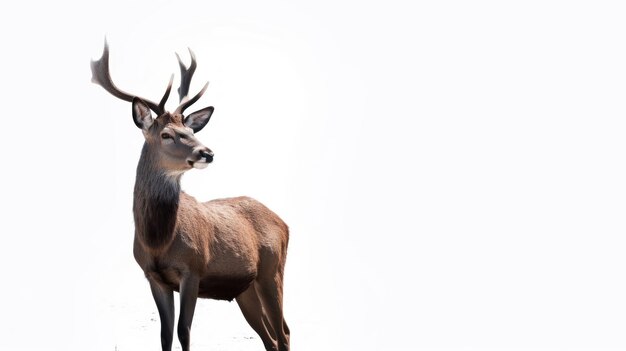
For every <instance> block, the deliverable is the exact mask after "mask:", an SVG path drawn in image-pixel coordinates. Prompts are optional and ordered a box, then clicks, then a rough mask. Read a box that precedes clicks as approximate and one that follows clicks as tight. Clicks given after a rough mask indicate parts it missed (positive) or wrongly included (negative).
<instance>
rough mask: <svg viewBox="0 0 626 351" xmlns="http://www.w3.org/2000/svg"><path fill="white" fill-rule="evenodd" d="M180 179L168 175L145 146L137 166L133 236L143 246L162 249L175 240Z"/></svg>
mask: <svg viewBox="0 0 626 351" xmlns="http://www.w3.org/2000/svg"><path fill="white" fill-rule="evenodd" d="M179 198H180V175H178V176H171V175H168V174H167V173H166V172H165V171H164V170H163V169H160V168H159V165H158V161H157V159H156V158H155V157H154V155H153V154H152V153H151V152H150V150H149V148H148V145H147V144H144V146H143V149H142V150H141V157H140V159H139V164H138V165H137V176H136V179H135V193H134V201H133V215H134V218H135V235H136V236H137V237H138V238H139V240H140V241H141V243H142V244H143V245H144V246H147V247H148V248H151V249H159V248H164V247H165V246H167V245H169V244H170V243H171V242H172V240H173V239H174V229H175V227H176V214H177V212H178V202H179Z"/></svg>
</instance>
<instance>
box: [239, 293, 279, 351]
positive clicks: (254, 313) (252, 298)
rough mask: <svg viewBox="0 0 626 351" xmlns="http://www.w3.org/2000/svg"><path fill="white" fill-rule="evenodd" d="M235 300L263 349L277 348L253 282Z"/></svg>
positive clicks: (272, 350) (271, 349) (274, 350)
mask: <svg viewBox="0 0 626 351" xmlns="http://www.w3.org/2000/svg"><path fill="white" fill-rule="evenodd" d="M236 300H237V304H238V305H239V308H240V309H241V312H242V313H243V316H244V317H245V318H246V321H247V322H248V324H250V326H251V327H252V329H254V331H255V332H256V333H257V334H258V335H259V337H260V338H261V340H262V341H263V345H264V346H265V349H266V350H267V351H276V350H278V348H277V345H276V337H275V335H276V334H275V332H274V329H273V328H272V325H271V323H270V321H269V319H268V317H267V314H266V311H265V308H264V307H263V303H262V302H261V298H260V296H259V294H258V292H257V290H256V288H255V286H254V284H251V285H250V287H249V288H248V289H247V290H246V291H244V292H243V293H241V294H240V295H239V296H237V298H236Z"/></svg>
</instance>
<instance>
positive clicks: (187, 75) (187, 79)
mask: <svg viewBox="0 0 626 351" xmlns="http://www.w3.org/2000/svg"><path fill="white" fill-rule="evenodd" d="M187 50H189V55H190V56H191V64H190V65H189V68H187V66H185V64H184V63H183V61H182V60H181V59H180V56H178V53H176V58H177V59H178V65H179V66H180V87H179V88H178V96H179V98H180V100H179V102H182V101H183V99H184V98H185V97H186V96H187V95H188V94H189V85H190V84H191V78H192V77H193V74H194V73H195V72H196V67H198V64H197V63H196V55H195V54H194V53H193V51H191V48H187Z"/></svg>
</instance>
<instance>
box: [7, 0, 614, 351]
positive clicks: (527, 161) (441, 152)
mask: <svg viewBox="0 0 626 351" xmlns="http://www.w3.org/2000/svg"><path fill="white" fill-rule="evenodd" d="M0 7H1V8H0V10H1V11H0V39H1V42H0V44H1V47H2V55H0V69H1V72H0V78H1V86H2V95H1V96H2V101H3V104H2V105H3V114H2V115H3V116H2V121H3V123H2V127H3V128H2V137H1V138H0V148H1V149H0V150H2V151H1V152H2V154H1V156H2V166H1V167H2V172H0V174H1V175H0V177H1V180H2V202H1V203H2V212H1V213H2V217H1V218H2V224H3V230H2V234H1V237H2V244H1V245H0V277H1V278H2V283H1V284H2V286H1V289H0V301H1V304H2V307H1V311H0V349H3V350H108V351H113V350H115V349H116V348H117V350H119V351H125V350H157V349H159V336H158V322H157V321H156V320H155V318H157V319H158V316H156V315H155V307H154V306H153V302H152V299H151V297H150V293H149V289H148V287H147V284H146V282H145V279H144V278H143V275H142V272H141V271H140V269H139V267H138V266H137V265H136V264H135V262H134V260H133V258H132V251H131V247H132V237H133V223H132V215H131V205H132V187H133V182H134V174H135V165H136V162H137V160H138V156H139V151H140V148H141V144H142V135H141V133H140V131H139V130H138V129H137V128H136V127H135V126H134V124H133V123H132V120H131V109H130V104H129V103H126V102H123V101H120V100H117V99H115V98H114V97H112V96H110V95H108V93H106V92H105V91H104V90H102V89H101V88H100V87H98V86H96V85H93V84H91V83H90V78H91V72H90V69H89V61H90V60H91V59H96V58H98V57H99V56H100V54H101V50H102V45H103V38H104V36H105V35H106V36H107V37H108V39H109V43H110V46H111V71H112V74H113V78H114V81H115V82H116V83H117V84H118V85H119V86H120V87H122V88H123V89H125V90H127V91H130V92H132V93H136V94H138V95H141V96H145V97H147V98H149V99H152V100H158V99H159V98H160V96H161V94H162V92H163V90H164V88H165V85H166V83H167V79H168V77H169V75H170V74H171V73H173V72H176V73H177V74H178V67H177V63H176V59H175V56H174V52H175V51H177V52H179V53H180V54H181V55H182V57H183V58H185V59H186V60H188V56H187V53H186V47H187V46H189V47H191V48H192V49H193V50H194V51H195V52H196V54H197V57H198V62H199V66H198V71H197V72H196V76H195V79H194V81H193V83H192V92H196V91H197V90H198V89H200V87H201V86H202V84H203V83H204V81H205V80H210V81H211V84H210V86H209V90H208V91H207V93H206V94H205V96H204V97H203V98H202V99H201V100H200V101H199V102H198V103H197V104H196V107H197V108H198V109H199V108H201V107H205V106H207V105H214V106H215V108H216V112H215V114H214V115H213V117H212V119H211V121H210V123H209V124H208V126H207V127H206V128H205V129H204V130H203V131H202V132H201V133H199V134H198V136H199V138H200V140H201V141H203V142H204V144H205V145H207V146H208V147H210V148H211V149H213V151H214V152H215V154H216V156H215V162H214V164H213V165H211V166H210V167H209V168H208V169H206V170H203V171H197V170H193V171H191V172H189V173H188V174H187V175H186V176H185V177H184V179H183V188H184V189H185V190H186V191H187V192H189V193H191V194H192V195H194V196H196V197H197V198H198V199H200V200H208V199H211V198H216V197H225V196H235V195H249V196H253V197H255V198H257V199H259V200H260V201H262V202H264V203H265V204H267V205H268V206H269V207H270V208H272V209H273V210H274V211H275V212H277V213H279V214H280V215H281V216H282V217H283V219H284V220H285V221H286V222H287V223H288V224H289V225H290V227H291V242H290V249H289V256H288V264H287V272H286V283H285V284H286V285H285V289H286V292H285V315H286V318H287V320H288V322H289V324H290V326H291V329H292V347H293V349H294V350H300V351H303V350H319V349H325V350H444V349H445V350H488V349H490V350H531V349H533V350H534V349H542V350H574V349H579V350H599V349H616V350H618V349H619V350H624V349H626V337H625V334H624V331H625V330H626V300H625V297H626V280H625V267H626V256H625V255H624V252H625V248H626V237H625V234H626V222H625V213H626V186H625V184H626V165H625V162H624V157H625V151H626V138H625V137H624V136H625V133H626V118H625V117H626V115H625V113H626V21H625V20H624V18H626V11H625V10H626V9H625V8H624V5H622V3H620V2H610V1H593V2H592V1H588V2H585V1H561V2H559V1H524V2H521V1H520V2H512V1H508V2H502V1H477V2H466V1H427V2H408V1H407V2H398V1H385V2H382V1H380V2H367V1H366V2H357V1H354V2H350V1H315V2H306V3H300V4H296V3H294V2H288V1H265V2H260V1H259V2H256V1H247V2H239V1H230V2H226V1H221V2H217V1H204V2H198V3H192V2H176V3H173V2H168V1H146V2H143V3H139V2H135V3H126V2H124V3H123V2H118V1H115V2H111V1H107V2H103V1H100V2H93V3H89V2H76V3H72V2H68V1H49V2H43V1H41V2H34V3H33V2H29V3H27V2H21V3H19V4H11V5H8V4H7V3H6V2H5V3H4V4H3V5H0ZM177 77H178V75H177ZM176 82H177V83H178V79H177V80H176ZM174 105H176V104H175V103H174V102H173V100H172V104H171V105H170V106H169V107H170V108H174ZM250 337H253V339H249V338H250ZM192 341H193V344H194V346H195V350H209V349H210V350H260V349H261V348H262V346H261V342H260V341H259V339H258V338H256V336H255V335H254V333H253V332H252V331H251V329H250V328H249V327H248V326H247V325H246V324H245V321H244V320H243V318H242V317H241V315H240V312H239V310H238V308H237V306H236V304H234V303H232V304H229V303H226V302H212V301H203V302H202V303H201V304H200V305H199V306H198V309H197V313H196V319H195V323H194V328H193V330H192ZM175 345H178V342H177V341H176V342H175Z"/></svg>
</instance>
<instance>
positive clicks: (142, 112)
mask: <svg viewBox="0 0 626 351" xmlns="http://www.w3.org/2000/svg"><path fill="white" fill-rule="evenodd" d="M133 121H134V122H135V125H136V126H137V127H139V128H140V129H143V130H148V128H150V126H151V125H152V112H150V108H149V107H148V105H147V104H146V103H145V102H143V100H141V99H140V98H138V97H134V98H133Z"/></svg>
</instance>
